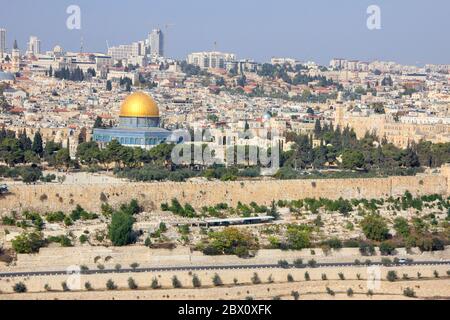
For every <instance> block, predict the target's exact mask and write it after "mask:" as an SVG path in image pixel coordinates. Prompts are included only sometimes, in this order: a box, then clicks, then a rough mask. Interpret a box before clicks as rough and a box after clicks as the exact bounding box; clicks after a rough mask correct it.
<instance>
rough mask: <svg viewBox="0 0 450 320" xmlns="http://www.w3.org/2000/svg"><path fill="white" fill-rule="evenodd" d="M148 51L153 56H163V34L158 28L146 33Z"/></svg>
mask: <svg viewBox="0 0 450 320" xmlns="http://www.w3.org/2000/svg"><path fill="white" fill-rule="evenodd" d="M148 41H149V43H150V53H151V55H152V56H153V57H163V56H164V34H163V33H162V31H161V30H160V29H153V30H152V32H150V34H149V35H148Z"/></svg>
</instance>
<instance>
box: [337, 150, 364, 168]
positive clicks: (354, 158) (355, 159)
mask: <svg viewBox="0 0 450 320" xmlns="http://www.w3.org/2000/svg"><path fill="white" fill-rule="evenodd" d="M342 166H343V167H344V168H345V169H351V170H353V169H358V168H363V167H364V155H363V153H362V152H361V151H357V150H345V151H344V153H343V154H342Z"/></svg>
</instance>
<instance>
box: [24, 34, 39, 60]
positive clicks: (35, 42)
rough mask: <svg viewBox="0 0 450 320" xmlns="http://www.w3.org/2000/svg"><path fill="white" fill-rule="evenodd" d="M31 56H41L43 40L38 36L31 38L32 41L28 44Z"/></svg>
mask: <svg viewBox="0 0 450 320" xmlns="http://www.w3.org/2000/svg"><path fill="white" fill-rule="evenodd" d="M27 53H29V54H34V55H35V56H36V55H38V54H41V40H39V39H38V37H36V36H31V37H30V41H29V42H28V51H27Z"/></svg>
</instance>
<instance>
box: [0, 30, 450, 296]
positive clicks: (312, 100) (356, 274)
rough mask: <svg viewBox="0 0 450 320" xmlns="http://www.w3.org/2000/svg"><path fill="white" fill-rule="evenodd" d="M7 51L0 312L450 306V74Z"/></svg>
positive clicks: (145, 47) (34, 46)
mask: <svg viewBox="0 0 450 320" xmlns="http://www.w3.org/2000/svg"><path fill="white" fill-rule="evenodd" d="M9 32H10V30H7V29H6V28H1V26H0V179H1V186H0V217H1V220H0V300H2V299H148V300H167V299H176V300H192V299H200V300H204V299H216V300H217V299H226V300H244V299H247V300H252V299H258V300H272V299H273V300H275V299H276V300H279V299H283V300H285V299H289V300H299V299H300V300H302V299H306V300H309V299H312V300H316V299H317V300H323V299H386V300H389V299H448V298H449V297H450V291H449V289H450V286H449V281H450V278H449V277H450V269H449V261H450V250H449V247H448V246H449V245H450V240H449V239H450V228H449V226H450V225H449V223H450V110H449V107H450V64H448V65H441V64H425V65H421V66H419V65H402V64H400V63H396V62H392V61H359V60H353V59H345V58H334V59H332V60H331V61H330V62H329V64H328V65H321V64H319V63H316V62H314V61H300V60H297V59H296V58H290V57H273V58H272V59H270V61H262V62H261V61H255V60H253V59H251V57H248V58H241V57H239V56H238V55H237V54H236V53H233V52H221V51H218V50H217V49H215V50H213V51H205V52H192V53H190V54H189V55H187V56H186V57H185V59H181V60H180V59H174V58H170V57H168V56H167V54H166V52H165V44H166V41H168V40H170V38H169V36H168V35H166V34H165V31H164V29H162V30H161V29H153V30H150V31H149V32H148V35H147V36H146V37H145V39H143V40H141V41H135V42H132V43H125V44H120V45H116V46H109V43H108V42H107V48H106V49H105V51H104V52H87V51H86V49H85V48H84V46H83V41H81V43H80V49H79V50H78V51H77V52H70V51H66V50H65V49H64V48H63V47H62V46H60V45H58V44H56V43H55V44H52V46H53V45H54V47H53V49H52V50H49V51H44V50H43V49H42V48H43V42H44V40H42V41H41V39H40V38H39V36H35V35H31V36H30V37H29V42H28V43H18V41H16V40H14V39H11V38H10V37H9ZM145 33H146V31H145V30H143V31H142V34H143V35H145ZM143 38H144V36H143ZM74 266H75V269H74V270H75V271H76V270H78V278H76V277H75V278H74V277H68V276H67V274H68V273H67V270H68V268H73V267H74ZM262 266H264V267H262ZM77 268H78V269H77ZM371 272H372V273H371ZM371 277H372V278H371ZM74 279H75V280H74ZM312 280H313V281H312ZM370 280H373V286H370V285H369V283H370ZM377 281H378V282H377ZM380 283H381V284H380Z"/></svg>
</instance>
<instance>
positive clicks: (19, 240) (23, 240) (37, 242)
mask: <svg viewBox="0 0 450 320" xmlns="http://www.w3.org/2000/svg"><path fill="white" fill-rule="evenodd" d="M44 244H45V241H44V240H43V238H42V235H41V234H40V233H38V232H33V233H22V234H21V235H19V236H17V237H16V238H15V239H14V240H13V241H12V247H13V249H14V251H16V252H17V253H36V252H38V251H39V249H40V248H41V247H42V246H44Z"/></svg>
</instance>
